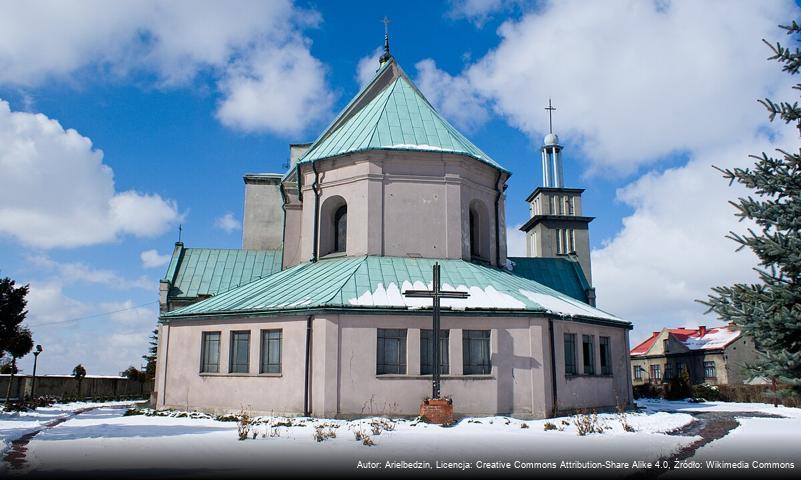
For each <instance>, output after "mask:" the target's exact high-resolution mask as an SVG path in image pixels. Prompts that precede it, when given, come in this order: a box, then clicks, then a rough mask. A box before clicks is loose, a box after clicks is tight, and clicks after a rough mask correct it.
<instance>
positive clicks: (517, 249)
mask: <svg viewBox="0 0 801 480" xmlns="http://www.w3.org/2000/svg"><path fill="white" fill-rule="evenodd" d="M522 226H523V224H522V223H521V224H519V225H515V226H514V227H506V255H507V256H508V257H525V256H526V234H525V232H522V231H520V227H522Z"/></svg>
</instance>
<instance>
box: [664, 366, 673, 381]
mask: <svg viewBox="0 0 801 480" xmlns="http://www.w3.org/2000/svg"><path fill="white" fill-rule="evenodd" d="M671 378H673V364H672V363H666V364H665V379H667V380H670V379H671Z"/></svg>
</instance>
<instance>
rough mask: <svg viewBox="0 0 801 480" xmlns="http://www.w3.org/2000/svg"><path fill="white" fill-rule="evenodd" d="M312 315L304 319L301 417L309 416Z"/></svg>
mask: <svg viewBox="0 0 801 480" xmlns="http://www.w3.org/2000/svg"><path fill="white" fill-rule="evenodd" d="M313 319H314V315H309V316H308V317H306V369H305V375H304V380H303V416H304V417H308V416H310V415H311V409H310V408H309V381H310V377H311V372H310V371H309V367H310V360H311V335H312V320H313Z"/></svg>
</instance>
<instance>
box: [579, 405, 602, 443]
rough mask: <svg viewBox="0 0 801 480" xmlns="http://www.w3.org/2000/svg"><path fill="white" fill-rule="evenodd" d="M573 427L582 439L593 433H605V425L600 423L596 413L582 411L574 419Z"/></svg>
mask: <svg viewBox="0 0 801 480" xmlns="http://www.w3.org/2000/svg"><path fill="white" fill-rule="evenodd" d="M573 425H575V426H576V433H577V434H578V435H579V436H580V437H583V436H585V435H589V434H591V433H604V425H603V424H602V423H601V422H600V421H598V414H597V413H595V411H593V412H592V413H591V414H586V413H584V412H581V411H580V412H579V413H577V414H576V415H575V416H574V417H573Z"/></svg>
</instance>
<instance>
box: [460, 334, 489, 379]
mask: <svg viewBox="0 0 801 480" xmlns="http://www.w3.org/2000/svg"><path fill="white" fill-rule="evenodd" d="M462 353H463V362H462V363H463V366H464V374H465V375H489V374H490V373H491V372H492V365H491V364H490V331H489V330H464V331H463V332H462Z"/></svg>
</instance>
